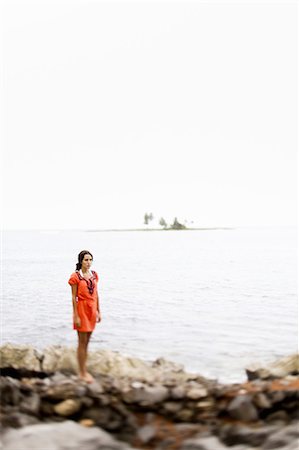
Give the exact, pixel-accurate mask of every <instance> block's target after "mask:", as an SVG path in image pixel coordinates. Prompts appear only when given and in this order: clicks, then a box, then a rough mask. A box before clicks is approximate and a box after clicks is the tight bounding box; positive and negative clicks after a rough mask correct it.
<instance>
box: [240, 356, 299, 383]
mask: <svg viewBox="0 0 299 450" xmlns="http://www.w3.org/2000/svg"><path fill="white" fill-rule="evenodd" d="M246 373H247V377H248V379H249V380H254V379H256V378H260V379H273V378H283V377H286V376H288V375H299V355H298V354H295V355H291V356H288V357H286V358H282V359H279V360H278V361H275V362H273V363H272V364H269V365H267V366H260V365H259V364H252V365H251V366H248V367H247V368H246Z"/></svg>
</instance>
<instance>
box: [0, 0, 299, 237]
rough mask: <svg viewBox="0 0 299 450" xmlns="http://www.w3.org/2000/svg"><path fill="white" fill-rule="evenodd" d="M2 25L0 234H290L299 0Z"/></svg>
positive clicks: (97, 7)
mask: <svg viewBox="0 0 299 450" xmlns="http://www.w3.org/2000/svg"><path fill="white" fill-rule="evenodd" d="M1 15H2V29H3V33H2V37H1V39H2V57H1V60H2V86H1V91H2V95H1V97H2V99H3V101H2V102H1V103H2V106H1V116H2V121H1V122H2V148H3V149H4V151H3V152H2V176H1V178H2V191H3V195H2V213H3V227H4V229H106V228H135V227H143V226H144V225H143V218H144V214H145V213H146V212H147V213H150V212H151V213H152V214H153V215H154V220H153V221H152V226H158V222H159V219H160V218H161V217H164V219H165V220H166V222H167V223H171V222H172V221H173V219H174V217H177V218H178V220H179V221H181V222H183V223H186V224H187V226H188V225H189V226H191V225H192V226H199V227H201V226H202V227H209V226H210V227H214V226H216V227H217V226H219V227H221V226H284V225H295V224H296V219H297V207H296V205H297V202H296V200H297V144H298V142H297V141H298V138H297V121H298V112H297V101H298V85H297V78H298V69H297V58H298V53H297V51H298V47H297V46H298V44H297V35H296V33H297V20H298V19H297V2H296V1H287V0H283V1H266V0H265V1H263V0H260V1H254V0H252V1H243V0H236V1H225V0H223V1H214V0H209V1H208V0H206V1H188V0H184V1H183V0H182V1H170V0H167V1H163V0H159V1H157V0H152V1H145V0H139V1H126V0H122V1H114V0H109V1H100V0H93V1H89V0H72V1H69V0H59V1H56V0H51V1H45V0H39V1H15V0H9V1H8V0H7V1H4V2H2V14H1Z"/></svg>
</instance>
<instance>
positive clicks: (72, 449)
mask: <svg viewBox="0 0 299 450" xmlns="http://www.w3.org/2000/svg"><path fill="white" fill-rule="evenodd" d="M2 442H3V448H4V449H5V450H41V449H42V450H82V449H84V450H101V449H103V450H129V449H131V447H129V446H128V445H126V444H124V443H122V442H119V441H116V440H115V439H114V438H112V437H111V436H110V435H109V434H108V433H106V432H105V431H104V430H101V429H100V428H96V427H91V428H86V427H84V426H81V425H78V424H77V423H75V422H72V421H70V420H67V421H64V422H62V423H55V424H39V425H30V426H27V427H24V428H21V429H19V430H9V431H7V432H6V433H4V436H3V441H2Z"/></svg>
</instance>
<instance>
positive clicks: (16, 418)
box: [1, 411, 40, 428]
mask: <svg viewBox="0 0 299 450" xmlns="http://www.w3.org/2000/svg"><path fill="white" fill-rule="evenodd" d="M39 422H40V421H39V420H38V419H37V418H36V417H33V416H31V415H29V414H24V413H21V412H18V411H16V412H13V413H11V414H6V415H4V416H3V418H1V424H2V426H3V427H10V428H21V427H26V426H27V425H34V424H37V423H39Z"/></svg>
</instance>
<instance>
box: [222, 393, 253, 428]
mask: <svg viewBox="0 0 299 450" xmlns="http://www.w3.org/2000/svg"><path fill="white" fill-rule="evenodd" d="M227 411H228V413H229V415H230V416H231V417H232V418H234V419H238V420H242V421H244V422H251V421H255V420H258V413H257V409H256V408H255V406H254V405H253V403H252V401H251V398H250V396H249V395H238V396H237V397H235V398H234V399H233V400H232V401H231V402H230V404H229V405H228V408H227Z"/></svg>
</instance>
